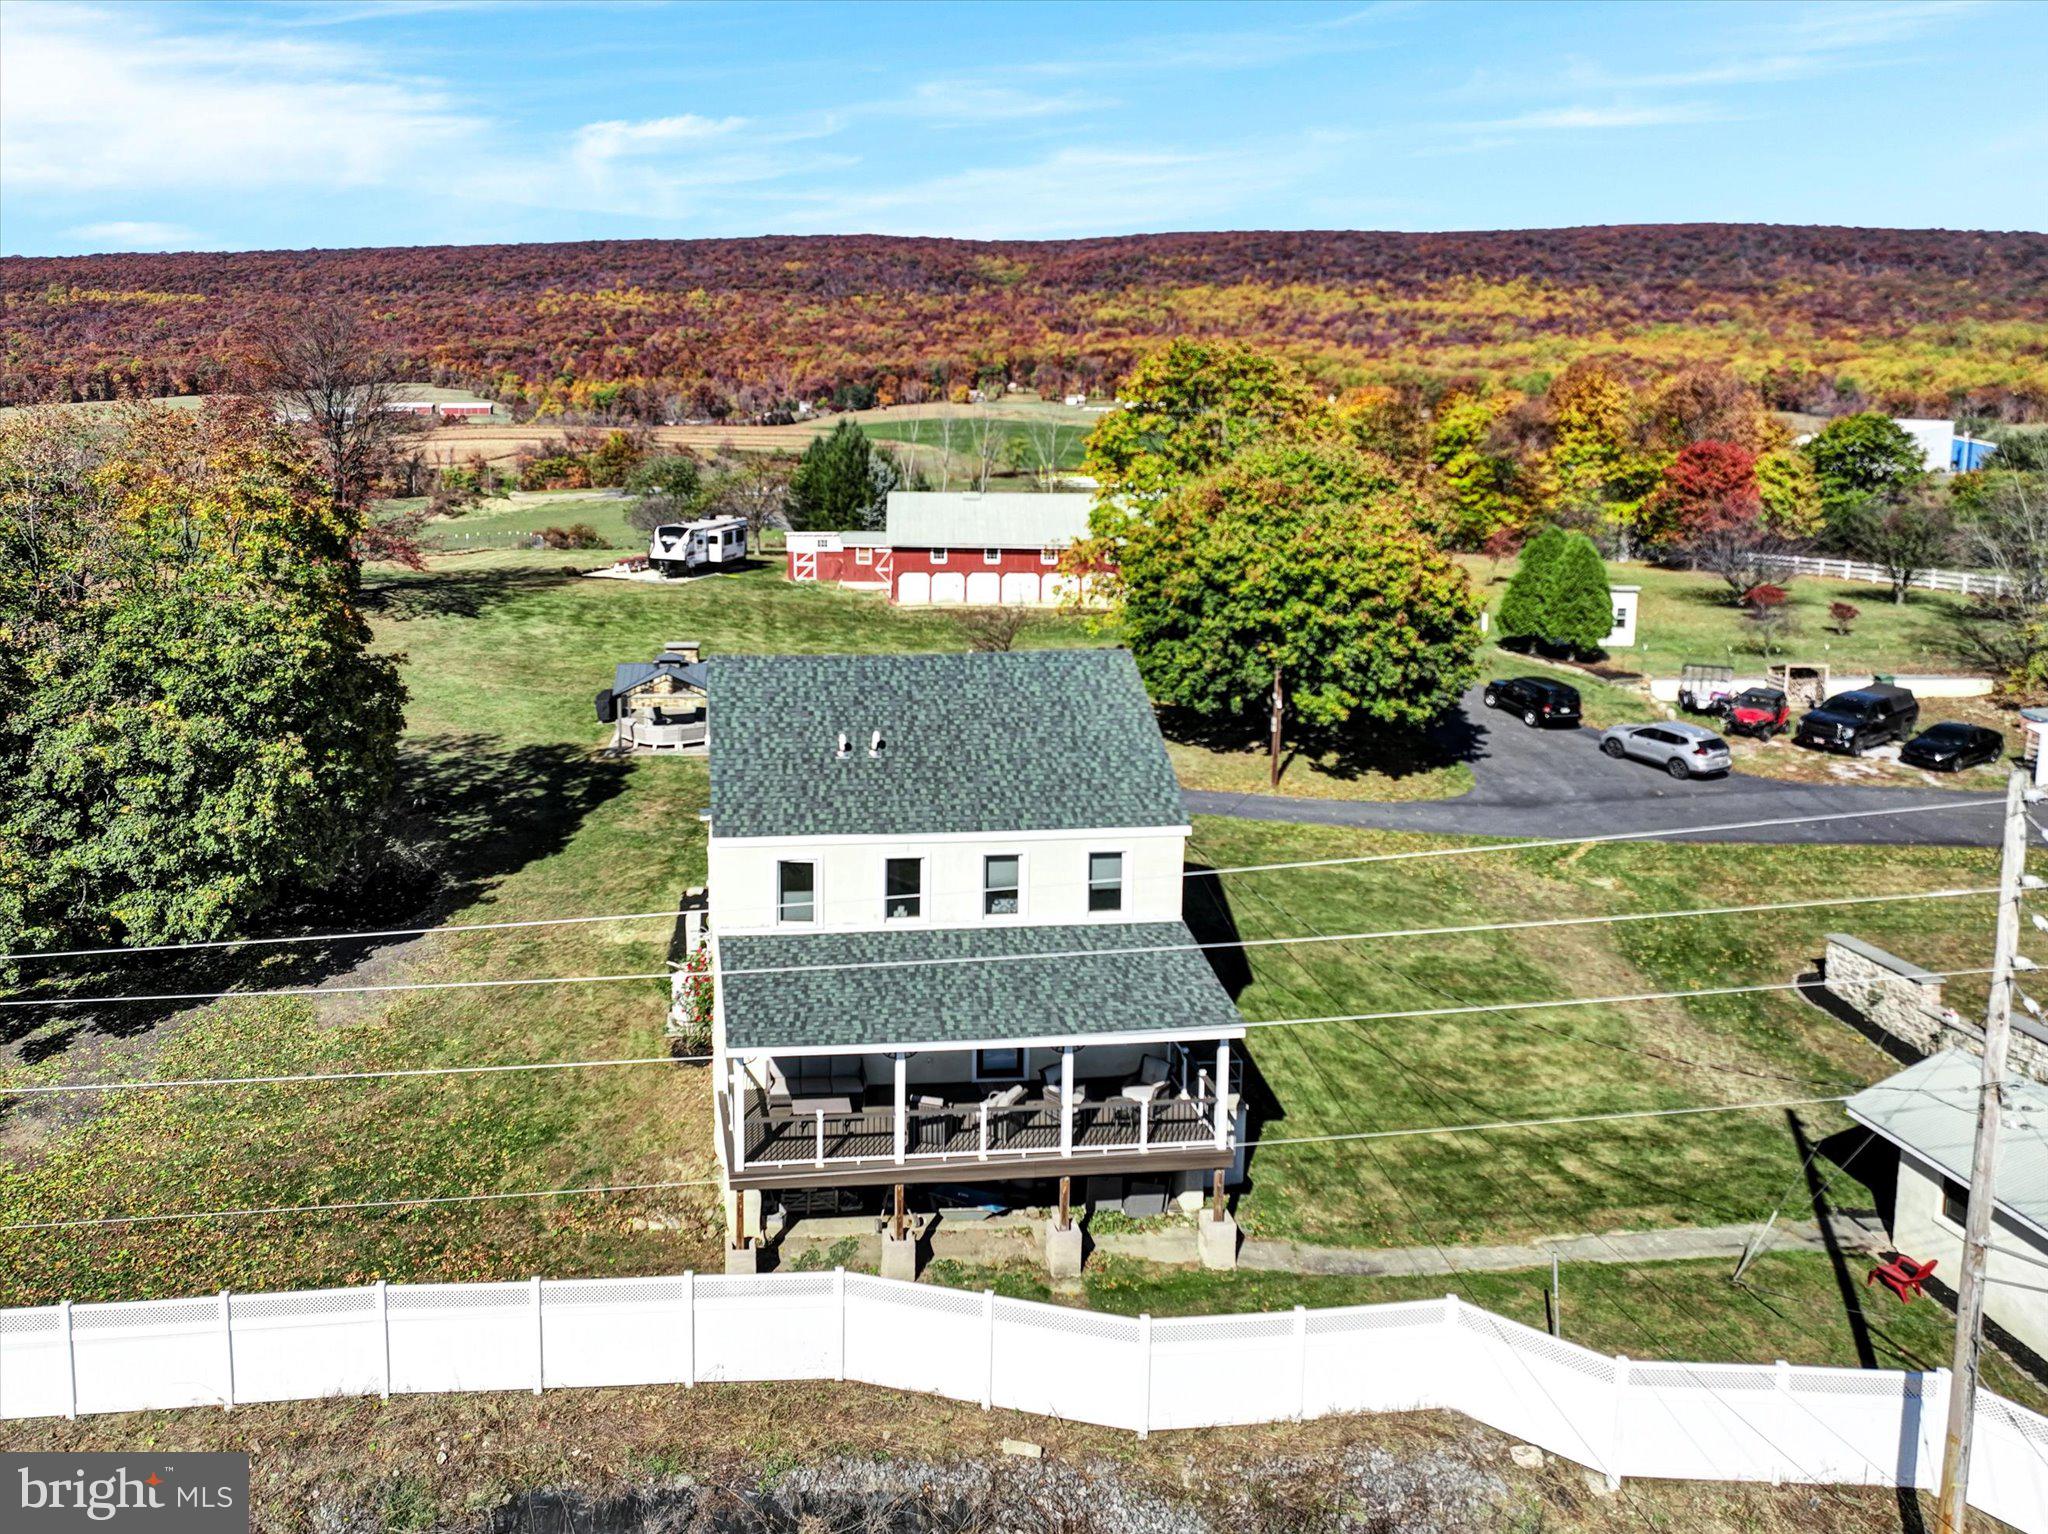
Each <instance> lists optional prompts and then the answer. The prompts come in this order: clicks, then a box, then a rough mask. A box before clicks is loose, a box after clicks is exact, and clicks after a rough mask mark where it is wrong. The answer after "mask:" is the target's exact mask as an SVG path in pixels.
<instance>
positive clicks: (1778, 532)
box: [1756, 448, 1822, 541]
mask: <svg viewBox="0 0 2048 1534" xmlns="http://www.w3.org/2000/svg"><path fill="white" fill-rule="evenodd" d="M1756 490H1757V496H1758V499H1760V500H1761V501H1762V502H1763V511H1762V515H1761V517H1760V518H1759V520H1760V521H1761V522H1762V524H1763V526H1764V528H1765V529H1766V530H1767V531H1768V532H1770V533H1772V534H1773V535H1774V536H1776V537H1779V538H1785V539H1790V540H1793V541H1800V540H1804V539H1808V538H1812V537H1814V536H1815V535H1816V534H1818V533H1819V532H1820V530H1821V525H1822V519H1821V496H1820V479H1819V476H1818V475H1816V474H1815V473H1814V471H1813V462H1812V460H1811V459H1809V458H1808V457H1807V456H1806V455H1805V454H1804V453H1800V452H1796V451H1794V450H1793V449H1790V448H1778V449H1776V450H1774V451H1772V452H1768V453H1765V454H1763V455H1762V456H1761V457H1759V458H1758V459H1757V461H1756Z"/></svg>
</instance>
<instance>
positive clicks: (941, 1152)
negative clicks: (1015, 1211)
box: [709, 650, 1244, 1246]
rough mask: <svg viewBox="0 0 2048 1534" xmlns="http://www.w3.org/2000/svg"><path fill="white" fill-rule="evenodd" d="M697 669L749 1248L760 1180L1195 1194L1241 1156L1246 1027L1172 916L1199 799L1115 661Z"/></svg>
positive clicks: (735, 1184)
mask: <svg viewBox="0 0 2048 1534" xmlns="http://www.w3.org/2000/svg"><path fill="white" fill-rule="evenodd" d="M709 672H710V708H709V714H710V718H711V719H712V721H713V725H712V741H711V814H710V848H709V871H710V885H709V902H710V932H711V937H710V942H711V945H712V957H713V966H714V973H715V974H716V976H717V981H716V986H715V993H714V1006H713V1025H712V1033H713V1066H712V1068H713V1073H714V1081H715V1083H716V1087H717V1105H718V1106H717V1128H716V1135H717V1149H718V1155H719V1158H720V1161H721V1164H722V1166H723V1169H724V1175H725V1180H726V1183H727V1186H728V1189H729V1190H731V1192H732V1193H733V1194H736V1195H738V1196H737V1197H729V1199H728V1204H727V1208H728V1214H729V1217H731V1218H733V1219H734V1221H735V1225H736V1228H735V1230H734V1233H733V1234H734V1237H735V1242H734V1244H735V1246H738V1245H741V1244H742V1243H743V1242H745V1241H747V1240H750V1239H751V1238H753V1237H754V1236H756V1235H757V1234H758V1232H759V1227H758V1223H757V1222H758V1209H759V1204H760V1199H761V1197H762V1195H764V1194H765V1195H766V1196H768V1197H769V1198H770V1199H771V1200H776V1199H784V1200H786V1199H788V1198H790V1197H793V1196H794V1195H795V1194H797V1193H799V1192H808V1194H810V1195H812V1196H810V1197H807V1198H806V1200H805V1202H806V1203H808V1204H810V1205H812V1206H813V1207H814V1206H815V1204H816V1202H817V1200H816V1198H815V1194H816V1191H817V1190H821V1189H846V1188H861V1187H867V1188H871V1189H872V1188H877V1187H889V1186H892V1185H893V1186H894V1187H895V1188H896V1189H897V1190H898V1191H897V1194H896V1198H897V1201H898V1208H899V1210H900V1207H901V1200H902V1197H903V1194H902V1191H901V1190H902V1189H903V1187H904V1186H905V1185H906V1184H909V1185H951V1186H952V1187H953V1188H960V1187H963V1186H967V1187H972V1188H976V1189H987V1188H989V1187H990V1186H991V1185H996V1184H1002V1185H1017V1184H1032V1183H1036V1184H1038V1185H1039V1188H1040V1189H1047V1188H1052V1187H1059V1195H1060V1202H1061V1204H1062V1207H1064V1205H1065V1194H1066V1191H1067V1190H1066V1188H1065V1187H1063V1186H1060V1185H1061V1184H1064V1183H1066V1182H1068V1181H1069V1180H1070V1179H1071V1178H1073V1177H1076V1176H1083V1177H1087V1178H1090V1179H1100V1180H1101V1181H1098V1182H1096V1183H1095V1184H1094V1188H1095V1190H1096V1191H1098V1192H1101V1193H1104V1194H1108V1193H1109V1192H1110V1190H1112V1189H1114V1188H1115V1187H1116V1186H1117V1181H1116V1180H1120V1179H1130V1178H1137V1179H1141V1180H1143V1181H1144V1182H1145V1183H1146V1184H1147V1185H1148V1186H1150V1187H1152V1188H1155V1189H1160V1190H1162V1191H1170V1192H1172V1193H1175V1194H1179V1195H1181V1196H1183V1197H1189V1198H1198V1197H1199V1196H1200V1192H1201V1190H1203V1189H1204V1188H1208V1187H1209V1186H1210V1185H1211V1176H1212V1174H1215V1175H1217V1176H1219V1177H1220V1176H1221V1174H1222V1172H1223V1170H1224V1169H1226V1168H1229V1167H1231V1166H1232V1164H1233V1162H1234V1161H1235V1159H1236V1157H1237V1154H1238V1145H1239V1141H1240V1138H1241V1127H1240V1120H1239V1116H1238V1093H1237V1091H1236V1090H1235V1088H1234V1086H1233V1082H1234V1080H1235V1075H1234V1070H1233V1063H1234V1056H1233V1045H1234V1044H1235V1043H1236V1042H1237V1041H1238V1040H1241V1039H1242V1038H1243V1037H1244V1023H1243V1021H1242V1019H1241V1018H1240V1017H1239V1015H1238V1012H1237V1009H1236V1007H1235V1006H1234V1005H1233V1004H1232V1002H1231V999H1230V997H1229V995H1228V994H1227V993H1226V992H1225V990H1224V988H1223V986H1222V985H1221V984H1220V983H1219V981H1218V980H1217V978H1216V974H1215V972H1214V970H1212V968H1211V967H1210V965H1209V963H1208V961H1207V959H1206V957H1205V956H1204V954H1203V953H1202V952H1201V951H1199V950H1198V949H1197V948H1196V947H1195V940H1194V938H1193V937H1192V936H1191V934H1190V932H1189V929H1188V927H1187V925H1186V923H1185V922H1184V921H1183V920H1182V914H1181V908H1182V907H1181V903H1182V888H1183V884H1184V871H1183V858H1184V855H1185V850H1186V843H1187V837H1188V834H1189V827H1188V825H1187V818H1186V812H1185V810H1184V809H1183V808H1182V804H1181V796H1180V789H1179V785H1178V784H1177V783H1176V781H1175V779H1174V774H1173V770H1172V767H1171V766H1170V765H1169V763H1168V761H1167V757H1166V751H1165V747H1164V745H1163V743H1162V742H1161V740H1160V737H1159V730H1158V726H1157V724H1156V723H1155V721H1154V717H1153V711H1152V706H1151V703H1150V701H1149V700H1148V699H1147V698H1146V695H1145V690H1144V687H1143V685H1142V684H1141V683H1140V681H1139V678H1138V672H1137V668H1136V666H1135V665H1134V664H1133V663H1132V661H1131V658H1130V656H1129V655H1128V654H1127V653H1125V652H1123V651H1119V650H1051V651H1035V652H1026V653H1014V654H967V655H898V656H755V657H748V656H719V657H717V658H715V659H714V660H712V661H711V662H710V663H709ZM1000 1191H1001V1190H1000V1189H999V1190H998V1192H999V1193H1000ZM1030 1191H1032V1190H1030V1189H1029V1188H1026V1187H1014V1197H1011V1198H1008V1199H1004V1200H1002V1201H1013V1202H1020V1203H1022V1202H1037V1201H1038V1200H1037V1199H1036V1198H1027V1197H1026V1196H1025V1195H1026V1194H1027V1193H1028V1192H1030ZM1076 1239H1077V1240H1078V1237H1077V1238H1076Z"/></svg>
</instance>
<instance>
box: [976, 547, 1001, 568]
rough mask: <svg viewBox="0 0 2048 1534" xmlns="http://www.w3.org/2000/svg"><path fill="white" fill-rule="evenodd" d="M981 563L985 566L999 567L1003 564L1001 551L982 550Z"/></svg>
mask: <svg viewBox="0 0 2048 1534" xmlns="http://www.w3.org/2000/svg"><path fill="white" fill-rule="evenodd" d="M981 562H982V563H983V564H985V565H999V564H1001V563H1002V562H1003V551H1002V550H1001V549H983V550H982V551H981Z"/></svg>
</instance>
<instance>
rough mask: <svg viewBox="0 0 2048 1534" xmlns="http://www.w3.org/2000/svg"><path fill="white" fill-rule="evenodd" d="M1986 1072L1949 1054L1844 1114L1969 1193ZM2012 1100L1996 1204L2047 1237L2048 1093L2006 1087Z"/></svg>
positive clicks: (1855, 1102) (1869, 1091)
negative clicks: (1979, 1091) (1979, 1096)
mask: <svg viewBox="0 0 2048 1534" xmlns="http://www.w3.org/2000/svg"><path fill="white" fill-rule="evenodd" d="M1982 1071H1983V1064H1982V1062H1981V1061H1980V1060H1978V1058H1977V1057H1976V1056H1975V1055H1972V1054H1966V1053H1964V1052H1963V1051H1962V1050H1958V1049H1949V1050H1943V1051H1942V1052H1941V1053H1940V1054H1936V1055H1929V1056H1928V1057H1927V1058H1926V1059H1925V1060H1922V1061H1920V1062H1919V1063H1918V1064H1917V1065H1910V1066H1908V1067H1907V1068H1906V1069H1905V1070H1903V1071H1900V1072H1899V1073H1898V1075H1896V1076H1892V1077H1889V1078H1887V1079H1886V1080H1884V1081H1880V1082H1879V1083H1878V1084H1877V1085H1876V1086H1874V1087H1865V1088H1864V1089H1863V1090H1862V1091H1861V1092H1858V1093H1857V1094H1856V1095H1855V1096H1854V1097H1852V1098H1850V1099H1849V1101H1848V1103H1847V1104H1846V1105H1845V1106H1846V1107H1847V1108H1848V1110H1849V1117H1851V1118H1853V1119H1854V1120H1856V1122H1857V1123H1859V1124H1861V1125H1863V1126H1864V1128H1866V1129H1871V1130H1874V1131H1876V1132H1877V1133H1878V1134H1879V1135H1881V1136H1883V1137H1884V1138H1885V1139H1887V1140H1889V1141H1891V1142H1892V1143H1893V1144H1894V1145H1899V1146H1903V1147H1904V1148H1905V1149H1907V1150H1909V1151H1911V1152H1913V1154H1914V1155H1916V1156H1918V1157H1919V1158H1920V1159H1921V1160H1922V1161H1927V1162H1931V1163H1932V1164H1933V1165H1935V1166H1937V1167H1939V1168H1940V1169H1941V1170H1942V1171H1943V1172H1945V1173H1947V1174H1948V1175H1949V1176H1950V1177H1952V1178H1954V1179H1955V1180H1956V1181H1957V1182H1959V1183H1962V1184H1964V1185H1966V1186H1967V1185H1968V1183H1969V1181H1970V1160H1971V1151H1972V1148H1973V1145H1974V1142H1975V1140H1976V1136H1977V1097H1976V1092H1977V1088H1978V1083H1979V1079H1980V1077H1981V1074H1982ZM2005 1100H2006V1113H2005V1115H2004V1118H2005V1122H2004V1123H2002V1124H2001V1125H2000V1126H1999V1135H1998V1184H1997V1186H1996V1188H1995V1189H1994V1190H1993V1193H1994V1196H1995V1201H1996V1203H1997V1205H1998V1207H1999V1208H2000V1209H2002V1210H2004V1211H2005V1212H2006V1213H2007V1214H2009V1215H2011V1216H2013V1217H2014V1218H2016V1219H2018V1220H2020V1221H2021V1222H2023V1223H2024V1224H2027V1225H2030V1226H2032V1227H2033V1228H2034V1229H2035V1230H2037V1231H2039V1232H2041V1233H2042V1234H2044V1235H2048V1086H2043V1085H2042V1084H2041V1083H2040V1082H2037V1081H2026V1080H2020V1081H2014V1082H2011V1083H2009V1084H2008V1085H2007V1086H2006V1089H2005Z"/></svg>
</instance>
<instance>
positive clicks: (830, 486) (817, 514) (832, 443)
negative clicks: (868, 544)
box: [789, 421, 898, 531]
mask: <svg viewBox="0 0 2048 1534" xmlns="http://www.w3.org/2000/svg"><path fill="white" fill-rule="evenodd" d="M897 478H898V476H897V473H896V467H895V463H894V461H893V460H891V459H890V458H889V457H888V456H887V455H886V454H882V453H878V452H876V451H875V450H874V447H873V445H872V444H871V443H869V441H868V439H867V434H866V433H865V432H863V431H862V430H861V429H860V428H859V427H858V426H856V425H854V424H853V422H851V421H841V422H840V423H839V424H838V425H837V426H834V427H833V428H832V430H831V431H829V432H827V433H826V434H825V435H824V436H822V437H819V438H817V439H816V440H815V441H813V442H812V443H811V445H810V446H809V447H807V448H805V449H804V455H803V457H802V458H801V459H799V460H798V462H797V466H796V471H795V472H794V473H793V474H791V475H790V477H789V516H790V521H791V523H792V525H794V526H796V527H798V528H802V529H805V530H807V531H835V530H838V531H843V530H846V529H854V528H859V529H872V528H878V527H880V526H881V525H882V521H883V517H884V515H885V513H886V511H887V509H888V502H889V492H890V491H891V490H893V489H895V488H896V484H897Z"/></svg>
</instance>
